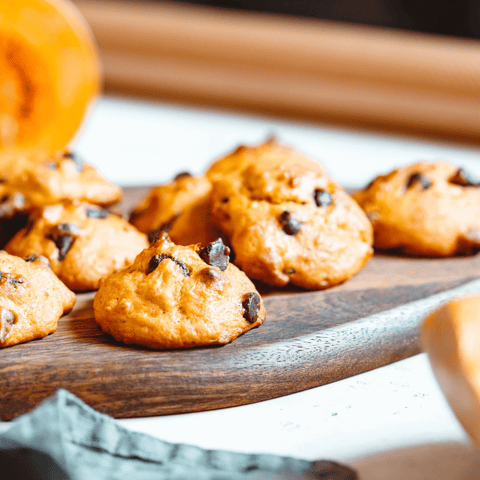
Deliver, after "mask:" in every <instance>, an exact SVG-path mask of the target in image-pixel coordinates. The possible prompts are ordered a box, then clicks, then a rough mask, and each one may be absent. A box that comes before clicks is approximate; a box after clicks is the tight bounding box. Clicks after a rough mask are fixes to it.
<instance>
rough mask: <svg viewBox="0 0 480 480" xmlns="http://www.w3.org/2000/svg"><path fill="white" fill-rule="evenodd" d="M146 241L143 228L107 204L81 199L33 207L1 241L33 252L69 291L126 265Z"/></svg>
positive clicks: (12, 249) (17, 251) (88, 286)
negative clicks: (18, 227)
mask: <svg viewBox="0 0 480 480" xmlns="http://www.w3.org/2000/svg"><path fill="white" fill-rule="evenodd" d="M147 246H148V240H147V237H146V235H145V234H143V233H141V232H139V231H138V230H137V229H136V228H135V227H134V226H132V225H130V224H129V223H128V222H127V221H126V220H124V219H122V218H119V217H117V216H116V215H112V214H110V213H109V212H108V210H106V209H104V208H102V207H99V206H97V205H92V204H88V203H83V202H71V203H68V204H56V205H51V206H48V207H44V208H43V209H41V210H39V211H36V212H35V213H34V214H33V215H32V216H31V219H30V220H29V224H28V225H27V226H26V227H25V228H24V229H22V230H20V231H19V232H18V233H17V234H16V235H15V236H14V237H13V238H12V239H11V241H10V242H9V243H8V244H7V245H6V246H5V250H6V251H8V252H9V253H11V254H14V255H18V256H22V257H23V256H25V255H30V254H38V255H43V256H45V257H47V258H48V259H49V260H50V263H51V265H52V269H53V271H54V272H55V273H56V274H57V275H58V277H59V278H60V279H61V280H62V281H63V282H64V283H65V285H67V286H68V287H69V288H70V289H72V290H74V291H83V290H94V289H97V288H98V285H99V282H100V279H101V278H103V277H106V276H107V275H109V274H111V273H113V272H115V271H117V270H120V269H122V268H124V267H125V266H127V265H129V264H130V263H131V262H133V260H134V259H135V257H136V256H137V254H138V253H139V252H141V251H142V250H143V249H144V248H146V247H147Z"/></svg>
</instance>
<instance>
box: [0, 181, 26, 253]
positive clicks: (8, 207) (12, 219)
mask: <svg viewBox="0 0 480 480" xmlns="http://www.w3.org/2000/svg"><path fill="white" fill-rule="evenodd" d="M28 213H29V212H28V208H27V203H26V201H25V197H24V196H23V195H22V194H21V193H20V192H15V191H12V190H10V189H9V188H8V187H6V186H5V185H2V184H0V248H3V247H4V246H5V245H6V244H7V242H8V241H9V240H10V239H11V238H12V237H13V236H14V235H15V233H16V232H18V231H19V230H20V229H21V228H23V227H24V226H25V225H26V224H27V219H28Z"/></svg>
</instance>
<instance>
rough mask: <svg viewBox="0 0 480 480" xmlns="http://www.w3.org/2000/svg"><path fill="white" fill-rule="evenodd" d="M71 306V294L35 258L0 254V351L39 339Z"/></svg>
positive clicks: (38, 259) (38, 258) (45, 261)
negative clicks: (0, 348) (2, 348)
mask: <svg viewBox="0 0 480 480" xmlns="http://www.w3.org/2000/svg"><path fill="white" fill-rule="evenodd" d="M74 304H75V294H74V293H73V292H71V291H70V290H69V289H68V288H67V287H66V286H65V285H64V284H63V283H62V282H61V281H60V280H59V279H58V278H57V277H56V275H55V274H54V273H53V272H52V270H51V269H50V266H49V263H48V260H47V259H46V258H44V257H41V256H38V255H31V256H28V257H25V259H22V258H19V257H16V256H13V255H9V254H8V253H6V252H4V251H0V347H9V346H12V345H16V344H17V343H23V342H28V341H30V340H34V339H35V338H43V337H46V336H47V335H48V334H50V333H53V332H54V331H55V330H56V329H57V320H58V319H59V318H60V317H61V316H62V315H63V314H64V313H67V312H69V311H70V310H71V309H72V308H73V305H74Z"/></svg>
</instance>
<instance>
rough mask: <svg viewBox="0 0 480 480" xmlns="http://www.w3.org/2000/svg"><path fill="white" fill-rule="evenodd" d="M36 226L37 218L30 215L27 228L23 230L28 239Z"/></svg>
mask: <svg viewBox="0 0 480 480" xmlns="http://www.w3.org/2000/svg"><path fill="white" fill-rule="evenodd" d="M34 225H35V218H34V217H33V216H32V215H30V216H29V217H28V220H27V224H26V225H25V228H24V229H23V236H24V237H26V236H27V235H28V234H29V233H30V232H31V231H32V228H33V226H34Z"/></svg>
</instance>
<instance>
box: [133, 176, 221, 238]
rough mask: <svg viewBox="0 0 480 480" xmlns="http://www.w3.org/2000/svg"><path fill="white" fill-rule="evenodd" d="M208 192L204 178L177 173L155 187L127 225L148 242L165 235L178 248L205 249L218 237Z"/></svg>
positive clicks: (209, 189)
mask: <svg viewBox="0 0 480 480" xmlns="http://www.w3.org/2000/svg"><path fill="white" fill-rule="evenodd" d="M211 189H212V186H211V184H210V181H209V180H208V179H207V177H206V176H205V175H198V176H193V175H190V174H189V173H186V172H185V173H180V174H178V175H177V176H176V177H175V178H174V179H173V180H172V181H171V182H168V183H166V184H164V185H159V186H157V187H154V188H153V189H152V190H151V191H150V192H149V194H148V195H147V196H146V197H145V198H144V199H143V200H142V201H141V202H140V203H139V204H138V205H137V206H136V207H135V208H134V210H133V211H132V213H131V215H130V222H131V223H132V224H133V225H135V226H136V227H137V228H138V229H139V230H140V231H141V232H145V233H147V234H148V236H149V239H150V240H154V238H155V237H156V236H157V235H158V234H159V233H160V232H162V231H166V232H168V235H169V236H170V238H171V239H172V241H173V242H174V243H177V244H178V245H192V244H194V243H201V244H203V245H206V244H207V243H209V242H211V241H213V240H215V239H216V238H218V237H219V236H220V235H221V232H220V231H219V230H218V229H217V228H216V227H215V226H214V225H213V224H212V222H211V221H210V192H211Z"/></svg>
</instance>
